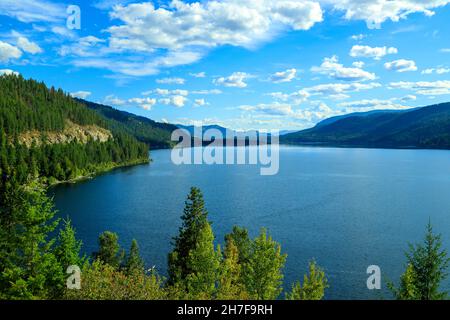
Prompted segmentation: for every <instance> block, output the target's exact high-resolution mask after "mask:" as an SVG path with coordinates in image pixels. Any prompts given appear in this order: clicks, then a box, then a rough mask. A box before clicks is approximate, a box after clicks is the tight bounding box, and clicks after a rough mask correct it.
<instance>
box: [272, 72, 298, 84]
mask: <svg viewBox="0 0 450 320" xmlns="http://www.w3.org/2000/svg"><path fill="white" fill-rule="evenodd" d="M296 75H297V69H295V68H293V69H288V70H286V71H280V72H276V73H274V74H273V75H271V76H270V78H269V80H270V81H272V82H273V83H282V82H291V81H292V80H293V79H294V78H295V76H296Z"/></svg>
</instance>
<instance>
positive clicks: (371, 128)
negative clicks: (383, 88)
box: [280, 103, 450, 149]
mask: <svg viewBox="0 0 450 320" xmlns="http://www.w3.org/2000/svg"><path fill="white" fill-rule="evenodd" d="M280 141H281V143H284V144H302V145H328V146H349V147H385V148H436V149H450V103H443V104H437V105H432V106H427V107H422V108H415V109H408V110H400V111H392V110H382V111H373V112H368V113H354V114H349V115H345V116H341V117H334V118H330V119H327V120H325V121H322V122H321V123H319V124H317V125H316V126H315V127H314V128H311V129H307V130H302V131H299V132H295V133H291V134H287V135H285V136H282V137H281V139H280Z"/></svg>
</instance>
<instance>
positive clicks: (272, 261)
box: [244, 229, 287, 300]
mask: <svg viewBox="0 0 450 320" xmlns="http://www.w3.org/2000/svg"><path fill="white" fill-rule="evenodd" d="M286 257H287V255H286V254H281V246H280V245H279V244H278V243H277V242H275V241H273V240H272V238H271V237H270V236H267V231H266V230H265V229H262V230H261V233H260V235H259V236H258V237H257V238H256V239H255V240H253V242H252V245H251V252H250V257H249V260H248V262H247V263H245V264H244V279H245V285H246V289H247V291H248V293H249V294H250V297H251V298H254V299H258V300H273V299H277V298H278V296H279V295H280V293H281V291H282V284H283V273H282V269H283V267H284V264H285V262H286Z"/></svg>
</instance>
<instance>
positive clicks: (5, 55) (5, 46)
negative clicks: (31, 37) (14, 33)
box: [0, 41, 22, 62]
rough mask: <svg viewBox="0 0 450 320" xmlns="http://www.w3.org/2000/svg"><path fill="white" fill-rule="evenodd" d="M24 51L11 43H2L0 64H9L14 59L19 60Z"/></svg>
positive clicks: (0, 43)
mask: <svg viewBox="0 0 450 320" xmlns="http://www.w3.org/2000/svg"><path fill="white" fill-rule="evenodd" d="M21 56H22V51H20V50H19V49H18V48H17V47H15V46H13V45H10V44H9V43H6V42H3V41H0V62H8V61H9V60H12V59H19V58H20V57H21Z"/></svg>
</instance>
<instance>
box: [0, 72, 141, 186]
mask: <svg viewBox="0 0 450 320" xmlns="http://www.w3.org/2000/svg"><path fill="white" fill-rule="evenodd" d="M68 120H69V121H71V122H73V123H76V124H78V125H96V126H98V127H101V128H106V129H110V130H112V132H113V138H112V139H109V140H108V141H106V142H99V141H93V140H90V141H88V142H87V143H84V144H83V143H79V142H77V141H72V142H69V143H59V144H48V143H45V133H46V132H62V131H63V130H64V128H65V125H66V122H67V121H68ZM33 130H36V131H38V132H40V133H41V135H42V136H43V137H44V138H43V139H42V140H44V141H43V143H42V145H39V146H37V145H36V144H34V143H33V144H32V145H31V146H29V147H27V146H26V145H24V144H22V143H19V139H18V137H19V135H20V134H23V133H26V132H30V131H33ZM147 160H148V147H147V146H146V145H145V144H143V143H139V142H138V141H136V139H135V138H134V137H132V136H131V135H129V134H128V133H126V132H125V131H124V130H120V129H114V130H113V129H111V128H109V127H108V121H107V120H106V119H104V118H103V117H102V116H100V115H98V114H97V113H96V112H95V111H92V110H89V109H88V108H86V106H84V105H83V104H81V103H79V102H77V101H75V100H74V99H72V98H71V97H70V96H69V95H67V94H65V93H64V92H62V90H55V89H53V88H52V89H47V88H46V86H45V85H44V84H43V83H38V82H36V81H34V80H25V79H23V78H22V77H21V76H14V75H10V76H0V175H1V176H7V177H10V178H11V179H13V180H14V181H16V182H17V183H18V184H26V183H28V182H30V181H32V180H34V179H36V178H45V179H46V180H47V181H48V182H50V183H52V182H54V181H65V180H71V179H74V178H77V177H80V176H85V175H90V174H94V173H96V172H98V171H102V170H105V169H110V168H112V167H114V166H117V165H121V164H129V163H137V162H144V161H147Z"/></svg>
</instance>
